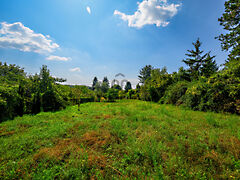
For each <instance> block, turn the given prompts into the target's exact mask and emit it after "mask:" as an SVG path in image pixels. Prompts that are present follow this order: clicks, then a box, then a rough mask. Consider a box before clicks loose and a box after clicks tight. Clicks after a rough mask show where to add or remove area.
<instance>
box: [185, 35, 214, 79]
mask: <svg viewBox="0 0 240 180" xmlns="http://www.w3.org/2000/svg"><path fill="white" fill-rule="evenodd" d="M192 44H193V46H194V50H187V51H188V54H186V56H188V58H186V59H184V60H183V62H184V63H185V64H186V65H187V66H189V70H188V71H189V72H190V76H191V78H192V79H197V78H198V77H199V76H200V75H203V76H208V77H209V76H210V75H212V74H213V73H215V72H216V71H217V65H216V62H215V61H214V60H213V59H214V58H215V56H212V57H211V56H210V52H209V53H206V54H203V55H202V53H203V52H204V51H201V50H200V46H201V45H202V43H201V42H200V40H199V38H198V39H197V41H196V42H195V43H192Z"/></svg>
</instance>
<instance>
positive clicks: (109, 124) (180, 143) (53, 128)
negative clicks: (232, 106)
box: [0, 100, 240, 179]
mask: <svg viewBox="0 0 240 180" xmlns="http://www.w3.org/2000/svg"><path fill="white" fill-rule="evenodd" d="M239 127H240V117H239V116H236V115H226V114H215V113H205V112H194V111H190V110H186V109H180V108H178V107H174V106H167V105H159V104H156V103H151V102H142V101H135V100H123V101H118V102H116V103H87V104H82V105H81V108H80V111H78V110H77V107H76V106H72V107H67V109H65V110H63V111H59V112H55V113H40V114H38V115H36V116H31V115H26V116H24V117H22V118H20V117H18V118H15V119H14V120H12V121H7V122H4V123H1V124H0V144H1V147H0V179H11V178H15V179H18V178H24V179H28V178H29V179H31V178H33V179H45V178H50V179H52V178H60V179H64V178H65V179H70V178H73V179H74V178H79V179H90V178H98V179H112V178H115V179H119V178H123V179H126V178H130V179H132V178H136V179H139V178H140V179H143V178H154V179H161V178H164V179H172V178H178V179H182V178H186V179H188V178H202V179H209V178H214V179H219V178H223V179H227V178H240V140H239V139H240V128H239Z"/></svg>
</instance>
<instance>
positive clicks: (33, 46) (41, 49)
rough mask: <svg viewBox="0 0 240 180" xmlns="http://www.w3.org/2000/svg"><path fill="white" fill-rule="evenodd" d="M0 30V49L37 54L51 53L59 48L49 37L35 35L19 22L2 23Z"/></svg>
mask: <svg viewBox="0 0 240 180" xmlns="http://www.w3.org/2000/svg"><path fill="white" fill-rule="evenodd" d="M0 24H1V29H0V47H2V48H12V49H18V50H20V51H24V52H35V53H39V54H44V53H51V52H53V51H54V50H55V49H57V48H59V45H58V44H56V43H54V42H53V41H52V40H51V39H50V36H49V35H47V36H44V35H43V34H39V33H35V32H34V31H33V30H31V29H30V28H28V27H25V26H24V25H23V24H22V23H21V22H16V23H13V24H8V23H6V22H2V23H0Z"/></svg>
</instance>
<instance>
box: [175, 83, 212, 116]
mask: <svg viewBox="0 0 240 180" xmlns="http://www.w3.org/2000/svg"><path fill="white" fill-rule="evenodd" d="M209 89H210V86H209V85H208V84H206V83H205V82H204V81H201V80H199V81H195V82H192V83H190V84H189V86H188V88H187V91H186V93H185V95H183V96H182V97H181V98H180V100H179V101H181V102H182V103H183V105H184V106H186V107H189V108H191V109H193V110H202V111H206V110H207V109H208V108H209V106H208V99H209Z"/></svg>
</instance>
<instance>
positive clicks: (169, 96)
mask: <svg viewBox="0 0 240 180" xmlns="http://www.w3.org/2000/svg"><path fill="white" fill-rule="evenodd" d="M188 84H189V82H187V81H179V82H177V83H175V84H172V85H171V86H169V87H168V88H167V90H166V91H165V94H164V96H163V97H162V98H161V100H160V103H166V104H177V105H180V104H182V102H181V100H180V99H181V97H182V96H184V95H185V93H186V91H187V89H188Z"/></svg>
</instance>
